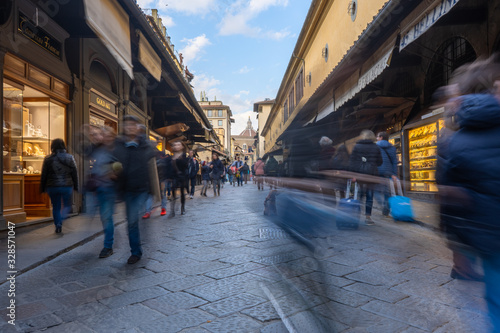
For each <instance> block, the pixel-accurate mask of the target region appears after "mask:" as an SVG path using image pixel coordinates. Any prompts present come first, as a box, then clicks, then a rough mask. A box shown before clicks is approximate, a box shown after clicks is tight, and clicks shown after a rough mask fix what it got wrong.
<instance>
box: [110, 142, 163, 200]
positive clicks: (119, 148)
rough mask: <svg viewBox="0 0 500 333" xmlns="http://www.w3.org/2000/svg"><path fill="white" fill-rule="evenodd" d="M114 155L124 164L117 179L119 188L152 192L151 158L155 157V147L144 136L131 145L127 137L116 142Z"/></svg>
mask: <svg viewBox="0 0 500 333" xmlns="http://www.w3.org/2000/svg"><path fill="white" fill-rule="evenodd" d="M113 155H114V157H115V158H116V159H117V160H118V161H119V162H120V163H121V164H122V166H123V170H122V171H121V172H120V174H119V175H118V178H117V180H116V185H117V190H118V191H119V192H120V193H123V192H150V190H151V185H150V178H149V177H150V176H149V167H148V163H149V160H150V159H152V158H154V157H155V149H154V148H153V147H152V146H151V144H150V143H149V141H148V140H146V138H145V137H144V136H140V137H139V138H138V142H137V143H136V144H133V145H131V144H130V143H129V142H127V140H126V138H124V137H119V138H117V139H116V142H115V149H114V151H113Z"/></svg>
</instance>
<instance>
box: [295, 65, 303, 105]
mask: <svg viewBox="0 0 500 333" xmlns="http://www.w3.org/2000/svg"><path fill="white" fill-rule="evenodd" d="M295 91H296V94H295V104H299V102H300V100H301V99H302V97H303V96H304V70H303V69H301V70H300V72H299V75H297V78H296V79H295Z"/></svg>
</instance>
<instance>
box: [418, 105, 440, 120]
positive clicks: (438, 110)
mask: <svg viewBox="0 0 500 333" xmlns="http://www.w3.org/2000/svg"><path fill="white" fill-rule="evenodd" d="M441 113H444V107H440V108H438V109H436V110H434V111H432V112H429V113H427V114H424V115H423V116H422V119H427V118H430V117H433V116H437V115H438V114H441Z"/></svg>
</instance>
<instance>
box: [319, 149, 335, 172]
mask: <svg viewBox="0 0 500 333" xmlns="http://www.w3.org/2000/svg"><path fill="white" fill-rule="evenodd" d="M334 155H335V148H334V147H328V148H325V149H322V150H321V151H320V153H319V159H318V169H319V171H321V170H329V169H331V159H332V157H333V156H334Z"/></svg>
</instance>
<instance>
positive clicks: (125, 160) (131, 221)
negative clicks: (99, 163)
mask: <svg viewBox="0 0 500 333" xmlns="http://www.w3.org/2000/svg"><path fill="white" fill-rule="evenodd" d="M123 131H124V135H123V136H122V137H120V138H118V139H117V142H116V144H115V151H114V155H115V157H116V159H117V160H118V161H119V162H120V163H121V164H122V167H123V169H122V171H121V172H120V174H119V175H118V179H117V190H118V195H119V196H121V197H123V199H124V201H125V205H126V210H127V211H126V213H127V223H128V237H129V243H130V250H131V256H130V258H129V259H128V261H127V262H128V263H129V264H135V263H136V262H138V261H139V260H140V259H141V256H142V248H141V238H140V233H139V214H140V213H141V211H142V210H143V209H144V204H145V202H146V199H147V197H148V193H149V192H150V191H151V185H150V184H151V181H152V180H151V179H150V175H149V165H148V163H149V161H150V160H151V159H152V158H154V157H155V152H154V150H153V147H152V146H151V144H150V143H149V142H148V141H147V140H146V137H145V136H144V135H140V133H139V119H138V118H136V117H134V116H132V115H126V116H125V117H124V118H123Z"/></svg>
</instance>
